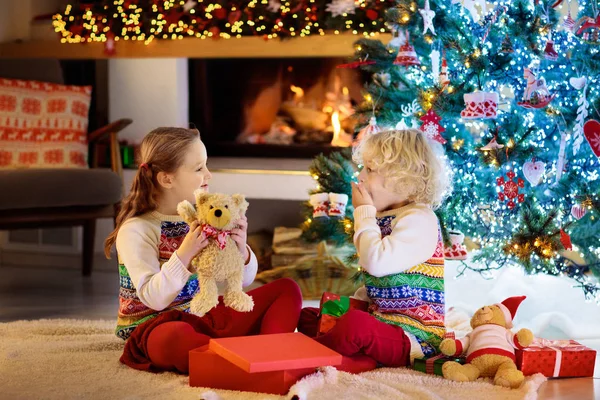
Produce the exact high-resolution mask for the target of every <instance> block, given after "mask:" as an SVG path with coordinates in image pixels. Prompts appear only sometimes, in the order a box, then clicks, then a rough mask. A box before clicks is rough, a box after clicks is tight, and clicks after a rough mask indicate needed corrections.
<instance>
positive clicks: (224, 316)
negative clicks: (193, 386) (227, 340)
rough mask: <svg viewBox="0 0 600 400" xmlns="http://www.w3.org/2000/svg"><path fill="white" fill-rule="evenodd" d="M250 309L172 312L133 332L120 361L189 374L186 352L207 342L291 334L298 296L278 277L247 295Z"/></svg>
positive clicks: (290, 282)
mask: <svg viewBox="0 0 600 400" xmlns="http://www.w3.org/2000/svg"><path fill="white" fill-rule="evenodd" d="M248 294H249V295H250V296H252V298H253V300H254V309H253V310H252V311H250V312H247V313H240V312H237V311H234V310H232V309H230V308H227V307H225V306H224V305H223V303H222V299H221V298H220V299H219V305H218V306H217V307H215V308H213V309H212V310H211V311H209V312H208V313H207V314H206V315H204V316H203V317H202V318H199V317H197V316H195V315H193V314H190V313H186V312H182V311H177V310H172V311H167V312H164V313H162V314H160V315H158V316H157V317H156V318H153V319H151V320H148V321H146V322H144V323H142V324H141V325H140V326H138V327H137V328H135V330H134V331H133V332H132V334H131V336H130V337H129V339H128V340H127V342H126V343H125V349H124V351H123V355H122V356H121V362H122V363H123V364H126V365H128V366H130V367H132V368H135V369H139V370H145V371H153V372H158V371H177V372H180V373H184V374H185V373H188V368H189V367H188V361H189V352H190V350H193V349H195V348H197V347H201V346H204V345H205V344H208V342H209V340H210V339H211V338H221V337H232V336H247V335H259V334H269V333H286V332H294V330H295V329H296V326H297V324H298V318H299V316H300V310H301V308H302V293H301V292H300V288H299V287H298V284H297V283H296V282H294V281H293V280H291V279H287V278H284V279H279V280H277V281H274V282H271V283H269V284H266V285H264V286H261V287H259V288H257V289H254V290H251V291H250V292H248Z"/></svg>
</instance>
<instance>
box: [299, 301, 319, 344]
mask: <svg viewBox="0 0 600 400" xmlns="http://www.w3.org/2000/svg"><path fill="white" fill-rule="evenodd" d="M318 327H319V309H318V308H316V307H304V308H303V309H302V311H301V312H300V320H299V321H298V332H300V333H304V334H305V335H306V336H308V337H315V336H317V330H318Z"/></svg>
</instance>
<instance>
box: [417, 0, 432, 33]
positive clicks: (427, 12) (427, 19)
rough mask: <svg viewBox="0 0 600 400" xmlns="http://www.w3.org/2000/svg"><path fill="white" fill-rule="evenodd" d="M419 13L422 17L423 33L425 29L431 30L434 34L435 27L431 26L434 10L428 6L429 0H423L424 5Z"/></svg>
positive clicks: (425, 31)
mask: <svg viewBox="0 0 600 400" xmlns="http://www.w3.org/2000/svg"><path fill="white" fill-rule="evenodd" d="M419 13H420V14H421V16H422V17H423V35H424V34H426V33H427V31H431V33H432V34H434V35H435V28H434V27H433V18H435V11H433V10H432V9H431V8H429V0H425V6H424V7H423V8H422V9H420V10H419Z"/></svg>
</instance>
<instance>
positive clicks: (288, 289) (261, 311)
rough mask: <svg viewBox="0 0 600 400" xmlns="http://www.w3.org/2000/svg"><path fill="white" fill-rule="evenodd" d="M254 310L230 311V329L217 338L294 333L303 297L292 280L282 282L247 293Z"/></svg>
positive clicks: (269, 284) (284, 279)
mask: <svg viewBox="0 0 600 400" xmlns="http://www.w3.org/2000/svg"><path fill="white" fill-rule="evenodd" d="M248 294H249V295H250V296H252V299H253V300H254V309H253V310H252V311H250V312H247V313H239V312H237V311H234V310H231V314H230V315H231V326H230V327H229V329H227V331H226V332H223V333H222V335H220V336H245V335H257V334H269V333H286V332H294V330H295V329H296V326H297V325H298V318H299V317H300V310H301V308H302V293H301V291H300V287H299V286H298V284H297V283H296V282H295V281H293V280H292V279H288V278H283V279H278V280H276V281H273V282H271V283H267V284H266V285H264V286H261V287H259V288H256V289H254V290H251V291H250V292H248Z"/></svg>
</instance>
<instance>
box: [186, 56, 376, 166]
mask: <svg viewBox="0 0 600 400" xmlns="http://www.w3.org/2000/svg"><path fill="white" fill-rule="evenodd" d="M344 62H346V60H345V59H343V58H297V59H284V58H280V59H208V60H206V59H190V60H189V74H190V76H189V78H190V79H189V82H190V96H189V102H190V103H189V110H190V121H191V122H192V123H193V124H195V125H196V127H198V129H199V130H200V132H201V135H202V140H203V141H204V142H205V143H206V146H207V148H208V152H209V154H211V156H221V157H277V158H282V157H283V158H312V157H314V156H316V155H317V154H319V153H325V154H328V153H330V152H331V151H334V150H337V149H339V148H340V147H345V146H349V145H351V143H352V135H353V133H354V130H355V125H356V120H355V119H354V118H353V116H352V113H353V111H352V108H353V106H354V105H355V104H357V103H358V102H360V101H361V99H362V94H361V90H362V88H363V85H364V82H365V80H366V78H367V77H365V76H363V74H362V73H361V72H360V71H358V70H355V69H344V68H336V67H337V66H338V65H340V64H343V63H344Z"/></svg>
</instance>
